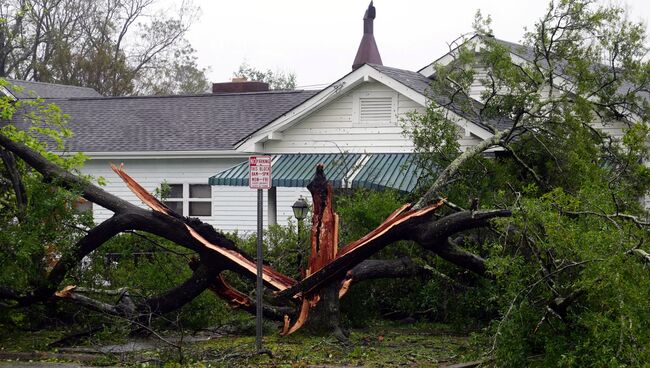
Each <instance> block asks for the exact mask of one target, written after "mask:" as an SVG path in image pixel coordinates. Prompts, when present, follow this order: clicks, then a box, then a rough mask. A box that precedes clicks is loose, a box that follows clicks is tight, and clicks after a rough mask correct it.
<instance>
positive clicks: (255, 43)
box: [188, 0, 650, 88]
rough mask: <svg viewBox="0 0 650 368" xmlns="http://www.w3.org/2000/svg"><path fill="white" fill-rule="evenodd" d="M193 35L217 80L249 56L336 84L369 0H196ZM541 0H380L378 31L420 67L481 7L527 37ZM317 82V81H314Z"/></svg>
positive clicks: (634, 4) (499, 28)
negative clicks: (528, 28) (526, 30)
mask: <svg viewBox="0 0 650 368" xmlns="http://www.w3.org/2000/svg"><path fill="white" fill-rule="evenodd" d="M194 3H195V5H198V6H199V7H200V8H201V13H200V14H201V15H200V18H199V20H198V21H197V22H196V23H195V24H194V25H193V26H192V28H191V29H190V32H189V34H188V39H189V41H190V42H191V44H192V45H193V46H194V48H195V49H196V50H197V55H198V57H199V60H198V61H199V65H200V66H202V67H210V68H211V72H210V73H209V75H208V76H209V79H210V81H212V82H224V81H228V80H229V79H230V78H231V76H232V73H233V72H234V71H235V70H237V68H238V67H239V65H240V64H241V63H242V62H243V61H246V62H247V63H248V64H250V65H251V66H254V67H257V68H259V69H273V70H284V71H290V72H294V73H295V74H296V75H297V78H298V85H299V86H311V85H316V84H330V83H332V82H334V81H335V80H336V79H338V78H340V77H342V76H343V75H345V74H346V73H348V72H349V71H350V70H351V65H352V61H353V59H354V56H355V54H356V51H357V47H358V45H359V41H360V40H361V36H362V33H363V23H362V18H363V14H364V12H365V9H366V8H367V6H368V3H369V0H320V1H314V0H229V1H223V0H220V1H215V0H195V1H194ZM547 3H548V2H547V1H538V0H518V1H517V0H499V1H497V0H483V1H476V0H474V1H470V0H447V1H440V0H429V1H426V0H402V1H395V0H375V2H374V5H375V7H376V9H377V18H376V19H375V39H376V41H377V46H378V47H379V52H380V54H381V57H382V60H383V62H384V65H388V66H393V67H397V68H403V69H409V70H417V69H419V68H421V67H423V66H425V65H426V64H428V63H429V62H431V61H433V60H434V59H435V58H437V57H439V56H441V55H442V54H444V53H445V52H446V51H447V50H448V42H451V41H453V40H454V39H456V38H457V37H458V36H460V35H461V34H464V33H467V32H470V31H471V30H472V27H471V26H472V21H473V19H474V14H475V13H476V10H477V9H480V10H481V11H482V13H483V14H484V15H487V14H489V15H491V16H492V21H493V22H492V28H493V30H494V33H495V35H496V36H497V37H498V38H501V39H505V40H508V41H513V42H517V41H520V40H521V38H522V36H523V34H524V27H526V26H529V27H532V25H533V24H534V22H535V21H536V20H537V19H539V18H540V17H541V16H542V15H543V13H544V11H545V10H546V8H547ZM617 3H618V4H624V5H625V4H626V5H625V6H626V8H627V9H628V14H629V16H630V18H631V19H632V20H643V21H644V22H645V23H646V24H647V22H648V19H649V18H650V1H648V0H627V1H624V0H621V1H619V2H617ZM308 88H311V87H308Z"/></svg>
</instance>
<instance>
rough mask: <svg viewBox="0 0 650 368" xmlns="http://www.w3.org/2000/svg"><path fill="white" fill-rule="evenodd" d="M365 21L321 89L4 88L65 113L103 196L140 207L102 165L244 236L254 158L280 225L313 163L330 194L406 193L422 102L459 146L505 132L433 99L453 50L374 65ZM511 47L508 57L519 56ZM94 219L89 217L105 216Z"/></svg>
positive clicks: (271, 216) (271, 215)
mask: <svg viewBox="0 0 650 368" xmlns="http://www.w3.org/2000/svg"><path fill="white" fill-rule="evenodd" d="M374 17H375V11H374V7H372V5H371V6H370V7H369V9H368V11H366V15H365V17H364V35H363V39H362V41H361V44H360V46H359V50H358V52H357V55H356V58H355V60H354V63H353V65H354V66H353V70H352V71H351V72H350V73H348V74H347V75H345V76H343V77H342V78H341V79H339V80H338V81H336V82H334V83H332V84H331V85H330V86H329V87H327V88H325V89H323V90H320V91H267V90H265V89H267V88H268V86H266V87H265V86H264V85H263V84H260V83H257V82H242V81H233V82H230V83H218V84H214V85H213V93H212V94H205V95H196V96H146V97H101V96H99V94H97V93H96V92H95V91H93V90H90V89H86V88H78V87H68V86H58V85H48V84H42V83H32V82H21V81H11V82H13V83H15V84H20V85H23V86H25V87H26V88H27V89H32V90H34V92H35V93H36V94H39V95H41V96H43V97H47V98H48V99H51V100H52V101H53V102H55V103H56V104H58V105H59V106H60V107H61V109H62V110H63V111H64V112H65V113H67V114H68V115H70V128H71V129H72V130H73V131H74V132H75V136H74V137H73V138H72V139H70V140H69V141H68V142H67V148H68V149H69V150H70V151H81V152H85V153H86V155H87V156H88V157H89V158H90V160H89V161H88V162H87V163H86V165H85V167H84V168H83V172H84V173H87V174H90V175H93V176H96V177H98V176H102V177H104V178H105V179H106V181H107V183H108V184H107V186H106V190H108V191H109V192H111V193H114V194H116V195H118V196H120V197H122V198H125V199H128V200H130V201H132V202H134V203H139V201H138V200H137V199H136V198H135V196H134V195H132V194H131V193H130V192H129V190H128V189H127V188H126V186H125V185H124V184H123V183H122V182H121V180H120V179H119V178H118V177H117V176H116V175H115V174H113V172H112V171H111V169H110V163H115V164H119V163H124V165H125V169H126V171H127V172H128V173H129V174H130V175H131V176H133V177H134V178H135V179H136V180H137V181H138V182H140V183H141V184H142V185H143V186H144V187H145V188H146V189H148V190H151V191H153V190H155V189H156V188H159V187H160V186H161V184H162V183H163V182H166V183H167V184H169V185H170V189H171V190H170V193H169V197H168V198H167V202H168V204H169V205H170V206H172V207H173V208H175V209H176V210H177V211H178V212H179V213H182V214H184V215H186V216H198V217H200V218H201V219H202V220H204V221H206V222H208V223H211V224H212V225H214V226H215V227H216V228H218V229H221V230H225V231H234V230H239V231H252V230H254V229H255V226H256V216H255V211H256V195H255V191H254V190H251V189H249V188H248V187H247V181H246V180H247V171H246V169H247V166H246V161H247V157H248V156H249V155H251V154H270V155H273V156H274V159H273V177H274V181H273V183H274V188H272V189H271V190H269V191H268V194H266V193H265V206H264V211H265V224H268V223H276V222H277V223H281V224H282V223H286V220H287V219H288V218H289V217H291V216H292V212H291V204H292V203H293V202H294V201H295V200H296V199H297V198H298V196H299V195H307V192H306V190H305V189H304V186H305V185H306V183H307V182H309V180H310V179H311V176H312V175H313V172H314V165H315V163H317V162H325V163H326V165H327V168H328V170H329V172H326V173H327V174H328V177H329V178H330V179H331V180H332V182H333V184H334V186H335V187H349V188H357V187H368V188H385V187H391V188H396V189H399V190H403V191H409V190H411V189H413V188H414V186H415V185H416V184H417V179H418V173H417V170H416V169H415V168H414V165H413V164H412V161H411V160H410V153H411V152H412V150H413V143H412V141H411V139H410V138H409V137H408V136H406V135H405V134H404V125H405V124H406V125H408V118H407V114H408V113H410V112H413V111H416V112H424V111H425V109H426V106H427V104H428V102H429V101H430V100H429V99H433V100H435V101H436V102H437V103H438V104H440V105H442V106H444V108H445V109H446V112H447V116H448V118H449V119H450V120H451V121H453V122H454V123H456V124H457V125H458V126H459V127H460V128H461V129H460V134H459V137H458V139H459V143H460V145H461V148H466V147H471V146H473V145H475V144H477V143H478V142H480V141H481V140H483V139H486V138H488V137H490V136H492V134H493V131H492V128H491V127H494V126H496V127H499V128H503V127H506V126H507V124H508V121H507V120H503V121H489V122H487V123H489V124H486V122H484V121H482V120H481V119H480V118H479V117H478V113H476V112H473V111H472V109H469V111H468V109H467V108H461V107H460V106H458V105H457V104H456V103H449V100H448V99H446V98H445V97H441V96H436V95H433V94H432V92H431V91H430V89H429V84H430V81H431V80H430V78H431V77H432V75H433V65H434V64H435V63H445V62H449V61H450V60H451V59H452V58H453V51H452V52H450V53H449V54H447V55H445V56H443V57H441V58H439V59H438V60H436V61H435V62H434V63H433V64H430V65H428V66H426V67H424V68H423V69H421V70H420V71H418V72H414V71H408V70H401V69H396V68H391V67H387V66H383V65H381V57H380V56H379V51H378V48H377V45H376V42H375V40H374V36H373V27H372V21H373V19H374ZM511 45H513V46H512V50H513V56H514V57H517V58H523V57H522V56H520V55H518V53H517V51H518V50H517V49H516V47H517V45H514V44H511ZM475 87H476V90H475V91H473V92H472V94H471V96H472V97H473V98H475V100H471V101H464V102H469V105H470V106H473V107H474V111H478V110H479V109H480V107H481V104H480V102H479V99H480V88H482V86H481V85H480V83H478V84H477V85H476V86H475ZM15 97H16V98H23V97H26V96H25V95H22V97H21V96H18V95H17V96H15ZM464 105H467V104H464ZM209 184H212V185H211V186H210V185H209ZM93 211H94V215H95V218H96V220H97V221H101V220H103V219H106V218H107V217H109V216H110V215H111V213H110V211H108V210H106V209H103V208H94V209H93Z"/></svg>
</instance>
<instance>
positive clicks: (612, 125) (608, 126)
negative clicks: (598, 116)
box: [591, 120, 627, 139]
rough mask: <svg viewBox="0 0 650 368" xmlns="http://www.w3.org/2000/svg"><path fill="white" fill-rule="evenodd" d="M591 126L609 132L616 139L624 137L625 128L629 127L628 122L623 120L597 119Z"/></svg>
mask: <svg viewBox="0 0 650 368" xmlns="http://www.w3.org/2000/svg"><path fill="white" fill-rule="evenodd" d="M591 126H593V127H594V128H596V129H598V130H601V131H602V132H604V133H607V134H608V135H609V136H611V137H613V138H616V139H621V138H623V135H624V134H625V130H626V129H627V124H625V123H624V122H622V121H613V122H603V121H600V120H596V121H595V122H594V123H593V124H591Z"/></svg>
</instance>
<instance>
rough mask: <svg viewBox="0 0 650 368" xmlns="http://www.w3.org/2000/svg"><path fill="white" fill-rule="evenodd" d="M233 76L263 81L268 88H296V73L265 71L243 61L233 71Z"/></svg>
mask: <svg viewBox="0 0 650 368" xmlns="http://www.w3.org/2000/svg"><path fill="white" fill-rule="evenodd" d="M233 76H235V77H240V78H246V79H248V80H250V81H257V82H265V83H268V84H269V88H270V89H284V90H290V89H295V88H296V75H295V74H294V73H291V72H289V73H288V72H284V71H278V70H276V71H273V70H271V69H267V70H266V71H263V70H260V69H257V68H255V67H252V66H250V65H248V64H247V63H246V62H243V63H242V64H241V65H240V66H239V69H238V70H237V71H236V72H235V73H233Z"/></svg>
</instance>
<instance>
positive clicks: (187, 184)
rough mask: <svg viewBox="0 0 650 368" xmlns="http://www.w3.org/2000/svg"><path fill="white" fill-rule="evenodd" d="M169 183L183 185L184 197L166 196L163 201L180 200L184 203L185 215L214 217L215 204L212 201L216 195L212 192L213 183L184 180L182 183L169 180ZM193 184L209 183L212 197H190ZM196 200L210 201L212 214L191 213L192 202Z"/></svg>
mask: <svg viewBox="0 0 650 368" xmlns="http://www.w3.org/2000/svg"><path fill="white" fill-rule="evenodd" d="M167 185H170V186H171V185H182V189H183V190H182V193H183V197H182V198H180V197H168V198H165V200H164V201H163V202H164V203H167V202H180V203H182V206H183V213H182V214H181V215H183V216H185V217H199V218H210V217H212V215H213V213H214V208H213V206H214V204H213V201H212V200H213V197H214V196H213V193H212V186H211V185H209V184H203V183H195V182H182V183H179V182H173V183H170V182H168V183H167ZM192 185H208V186H209V188H210V197H204V198H190V186H192ZM196 202H203V203H206V202H208V203H210V214H209V215H200V216H198V215H191V214H190V203H196Z"/></svg>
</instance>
